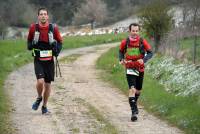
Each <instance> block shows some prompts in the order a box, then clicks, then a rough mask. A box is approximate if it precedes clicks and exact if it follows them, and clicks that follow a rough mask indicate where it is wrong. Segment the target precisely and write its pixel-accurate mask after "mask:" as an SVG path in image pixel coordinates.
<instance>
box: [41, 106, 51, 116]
mask: <svg viewBox="0 0 200 134" xmlns="http://www.w3.org/2000/svg"><path fill="white" fill-rule="evenodd" d="M41 110H42V114H50V112H49V110H48V109H47V107H44V106H42V109H41Z"/></svg>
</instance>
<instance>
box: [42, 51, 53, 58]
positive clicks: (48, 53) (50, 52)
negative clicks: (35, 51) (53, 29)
mask: <svg viewBox="0 0 200 134" xmlns="http://www.w3.org/2000/svg"><path fill="white" fill-rule="evenodd" d="M51 56H52V50H43V51H40V57H41V58H44V57H51Z"/></svg>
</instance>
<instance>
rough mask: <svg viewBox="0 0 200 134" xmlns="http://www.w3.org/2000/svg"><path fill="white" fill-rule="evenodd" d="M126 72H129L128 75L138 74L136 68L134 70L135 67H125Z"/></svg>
mask: <svg viewBox="0 0 200 134" xmlns="http://www.w3.org/2000/svg"><path fill="white" fill-rule="evenodd" d="M126 73H127V74H130V75H135V76H139V71H137V70H135V69H127V70H126Z"/></svg>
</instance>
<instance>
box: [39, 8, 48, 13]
mask: <svg viewBox="0 0 200 134" xmlns="http://www.w3.org/2000/svg"><path fill="white" fill-rule="evenodd" d="M41 10H45V11H47V14H48V9H47V8H46V7H40V8H39V9H38V15H39V14H40V11H41Z"/></svg>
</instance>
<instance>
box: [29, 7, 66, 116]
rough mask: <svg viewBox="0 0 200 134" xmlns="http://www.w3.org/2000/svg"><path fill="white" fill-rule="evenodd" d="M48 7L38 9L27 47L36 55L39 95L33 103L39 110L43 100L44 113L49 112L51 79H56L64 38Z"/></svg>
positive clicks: (35, 67) (35, 64)
mask: <svg viewBox="0 0 200 134" xmlns="http://www.w3.org/2000/svg"><path fill="white" fill-rule="evenodd" d="M48 19H49V16H48V11H47V9H46V8H40V9H39V10H38V23H36V24H32V25H31V26H30V29H29V34H28V39H27V47H28V50H32V54H33V56H34V69H35V75H36V78H37V83H36V88H37V93H38V97H37V99H36V101H35V102H34V103H33V105H32V109H33V110H37V109H38V107H39V105H40V103H41V101H42V100H43V106H42V109H41V110H42V114H46V113H49V111H48V109H47V101H48V98H49V96H50V92H51V81H54V59H53V56H58V54H59V53H60V50H61V48H62V38H61V36H60V33H59V31H58V27H57V26H56V25H54V24H50V23H49V21H48Z"/></svg>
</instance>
